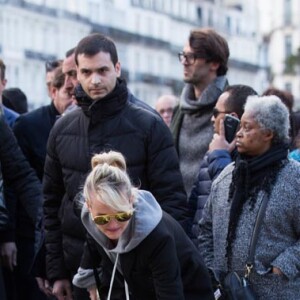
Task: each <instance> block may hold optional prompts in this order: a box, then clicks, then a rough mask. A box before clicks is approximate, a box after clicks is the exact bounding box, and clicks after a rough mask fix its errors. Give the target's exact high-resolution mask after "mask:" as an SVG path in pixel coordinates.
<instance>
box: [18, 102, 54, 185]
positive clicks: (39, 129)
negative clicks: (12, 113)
mask: <svg viewBox="0 0 300 300" xmlns="http://www.w3.org/2000/svg"><path fill="white" fill-rule="evenodd" d="M58 116H59V112H58V111H57V110H56V108H55V106H54V104H53V103H51V104H49V105H46V106H42V107H40V108H38V109H35V110H33V111H31V112H29V113H27V114H23V115H20V117H19V118H18V119H17V120H16V123H15V125H14V134H15V136H16V138H17V140H18V143H19V145H20V147H21V149H22V151H23V153H24V155H25V156H26V158H27V159H28V162H29V163H30V165H31V166H32V168H34V169H35V171H36V173H37V175H38V177H39V179H40V180H41V181H42V178H43V174H44V164H45V159H46V150H47V141H48V137H49V133H50V131H51V129H52V127H53V125H54V123H55V121H56V120H57V118H58Z"/></svg>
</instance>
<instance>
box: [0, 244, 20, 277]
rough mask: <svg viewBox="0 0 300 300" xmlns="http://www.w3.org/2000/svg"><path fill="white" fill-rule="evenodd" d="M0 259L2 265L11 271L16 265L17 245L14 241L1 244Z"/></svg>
mask: <svg viewBox="0 0 300 300" xmlns="http://www.w3.org/2000/svg"><path fill="white" fill-rule="evenodd" d="M0 251H1V260H2V263H3V266H4V267H7V268H9V270H10V271H13V269H14V267H15V266H16V265H17V246H16V243H15V242H7V243H3V244H1V250H0Z"/></svg>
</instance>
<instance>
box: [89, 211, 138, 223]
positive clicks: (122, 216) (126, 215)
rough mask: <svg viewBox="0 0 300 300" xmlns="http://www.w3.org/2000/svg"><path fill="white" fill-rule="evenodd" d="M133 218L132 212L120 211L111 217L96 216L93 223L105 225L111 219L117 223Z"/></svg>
mask: <svg viewBox="0 0 300 300" xmlns="http://www.w3.org/2000/svg"><path fill="white" fill-rule="evenodd" d="M132 216H133V211H127V212H126V211H122V212H119V213H116V214H111V215H98V216H95V217H93V221H94V222H95V224H97V225H106V224H108V223H109V222H110V221H111V220H112V219H115V220H116V221H117V222H121V223H122V222H127V221H129V220H130V219H131V218H132Z"/></svg>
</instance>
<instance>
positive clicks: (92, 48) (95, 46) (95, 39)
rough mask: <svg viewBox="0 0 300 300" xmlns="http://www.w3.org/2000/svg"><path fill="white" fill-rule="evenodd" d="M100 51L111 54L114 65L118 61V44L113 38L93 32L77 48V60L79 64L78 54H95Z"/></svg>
mask: <svg viewBox="0 0 300 300" xmlns="http://www.w3.org/2000/svg"><path fill="white" fill-rule="evenodd" d="M99 52H106V53H109V54H110V57H111V61H112V63H113V64H114V65H116V63H117V62H118V53H117V49H116V45H115V43H114V42H113V40H112V39H110V38H109V37H107V36H105V35H103V34H100V33H92V34H90V35H88V36H86V37H85V38H83V39H82V40H81V41H80V42H79V43H78V45H77V47H76V49H75V62H76V65H77V66H78V55H79V54H85V55H86V56H94V55H96V54H97V53H99Z"/></svg>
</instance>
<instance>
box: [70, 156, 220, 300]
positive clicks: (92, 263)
mask: <svg viewBox="0 0 300 300" xmlns="http://www.w3.org/2000/svg"><path fill="white" fill-rule="evenodd" d="M92 167H93V170H92V171H91V173H90V174H89V176H88V177H87V179H86V182H85V185H84V191H83V194H84V198H85V203H84V205H83V208H82V212H81V219H82V222H83V224H84V226H85V228H86V229H87V231H88V234H89V236H88V241H87V242H88V243H87V244H86V248H85V251H84V254H83V257H82V263H81V267H80V268H79V270H78V273H77V274H76V275H75V277H74V279H73V284H75V285H76V286H78V287H81V288H88V289H89V292H90V296H91V299H97V287H96V286H97V285H96V282H97V281H99V282H100V286H98V293H99V294H100V297H101V299H102V297H103V299H129V295H130V299H214V297H213V292H212V288H211V284H210V281H209V277H208V273H207V270H206V268H205V266H204V264H203V262H202V259H201V257H200V255H199V253H198V251H197V249H196V247H195V246H194V245H193V243H192V242H191V241H190V240H189V238H188V237H187V236H186V234H185V233H184V231H183V229H182V228H181V226H180V225H179V224H178V223H177V221H175V220H174V219H173V218H172V217H171V216H170V215H168V214H167V213H165V212H163V211H162V210H161V208H160V206H159V204H158V203H157V201H156V200H155V198H154V197H153V195H152V194H151V193H149V192H147V191H143V190H138V189H136V188H134V187H133V186H132V185H131V182H130V179H129V176H128V174H127V173H126V163H125V159H124V157H123V156H122V154H120V153H118V152H113V151H110V152H108V153H103V154H98V155H95V156H94V157H93V159H92ZM95 275H96V277H95ZM97 277H98V278H97ZM106 297H107V298H106Z"/></svg>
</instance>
